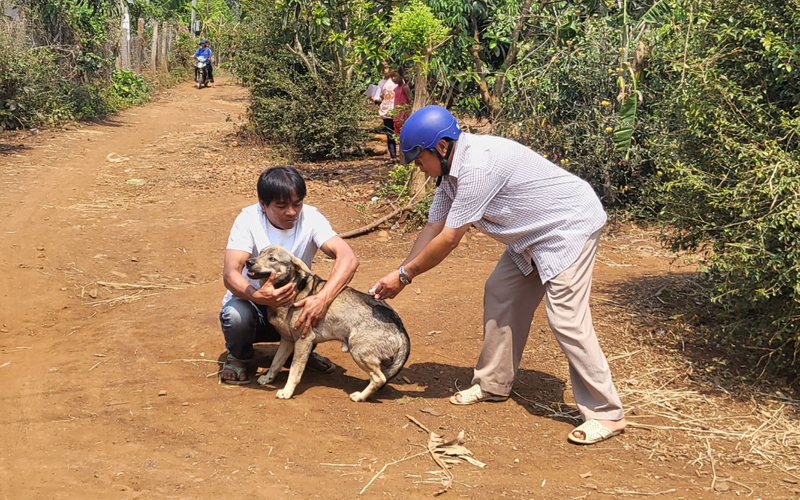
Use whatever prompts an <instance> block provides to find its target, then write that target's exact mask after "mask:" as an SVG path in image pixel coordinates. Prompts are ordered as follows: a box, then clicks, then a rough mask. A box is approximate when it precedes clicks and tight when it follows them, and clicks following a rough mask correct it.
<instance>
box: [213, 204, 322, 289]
mask: <svg viewBox="0 0 800 500" xmlns="http://www.w3.org/2000/svg"><path fill="white" fill-rule="evenodd" d="M334 236H336V231H334V230H333V228H332V227H331V223H330V222H328V219H326V218H325V216H324V215H322V214H321V213H319V211H317V209H316V208H314V207H312V206H310V205H303V210H302V211H301V212H300V217H298V219H297V223H296V224H295V226H294V227H293V228H291V229H278V228H277V227H275V226H273V225H272V224H271V223H270V222H269V219H267V216H266V215H264V212H263V211H262V210H261V205H260V204H258V203H256V204H255V205H250V206H249V207H245V208H243V209H242V211H241V213H240V214H239V215H238V216H237V217H236V220H235V221H234V222H233V227H232V228H231V234H230V236H229V237H228V246H227V247H226V249H227V250H241V251H242V252H248V253H249V254H250V256H251V257H255V256H257V255H258V254H259V253H260V252H261V250H263V249H264V248H266V247H268V246H270V245H279V246H281V247H283V248H285V249H286V250H289V251H290V252H292V253H293V254H294V255H295V256H296V257H297V258H299V259H300V260H302V261H303V262H305V264H306V265H307V266H308V267H309V268H311V261H313V260H314V255H315V254H316V253H317V250H318V249H319V247H321V246H322V245H323V244H325V242H326V241H328V240H329V239H331V238H333V237H334ZM242 276H244V277H245V279H247V280H248V281H249V282H250V284H252V285H253V286H254V287H255V288H256V289H258V288H261V284H260V283H259V282H258V281H257V280H251V279H250V278H248V277H247V268H244V269H242ZM232 298H233V294H232V293H231V292H230V290H228V293H226V294H225V298H223V299H222V304H223V305H224V304H225V303H226V302H228V301H229V300H231V299H232Z"/></svg>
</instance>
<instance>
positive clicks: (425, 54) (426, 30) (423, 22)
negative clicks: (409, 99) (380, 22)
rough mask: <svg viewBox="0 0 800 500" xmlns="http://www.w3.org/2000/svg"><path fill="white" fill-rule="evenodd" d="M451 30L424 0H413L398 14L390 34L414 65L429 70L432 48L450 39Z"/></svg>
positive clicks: (399, 52)
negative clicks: (448, 35) (448, 36)
mask: <svg viewBox="0 0 800 500" xmlns="http://www.w3.org/2000/svg"><path fill="white" fill-rule="evenodd" d="M448 31H449V30H448V29H447V27H446V26H445V25H444V23H443V22H442V21H441V20H440V19H439V18H438V17H436V16H435V15H434V13H433V11H432V10H431V8H430V7H428V6H427V5H426V4H424V3H423V2H422V1H421V0H412V1H411V2H408V3H407V4H405V6H403V7H402V8H400V9H398V11H397V12H395V13H394V16H393V17H392V20H391V21H390V22H389V26H388V27H387V28H386V35H387V36H388V37H391V40H392V46H393V48H394V50H395V51H396V52H397V53H398V54H399V55H401V57H402V58H404V59H405V60H407V61H409V62H411V63H412V64H413V65H414V66H420V65H423V67H422V70H423V71H427V63H428V58H429V56H430V51H431V49H433V48H434V47H436V46H438V45H439V44H441V43H442V42H443V41H445V39H446V38H447V34H448Z"/></svg>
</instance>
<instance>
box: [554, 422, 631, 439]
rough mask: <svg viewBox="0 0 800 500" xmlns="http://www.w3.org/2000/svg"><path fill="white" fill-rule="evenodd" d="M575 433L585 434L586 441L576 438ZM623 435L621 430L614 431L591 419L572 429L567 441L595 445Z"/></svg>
mask: <svg viewBox="0 0 800 500" xmlns="http://www.w3.org/2000/svg"><path fill="white" fill-rule="evenodd" d="M575 431H581V432H583V435H584V436H586V437H585V438H584V439H580V438H577V437H575ZM621 433H622V431H621V430H619V431H612V430H611V429H609V428H607V427H606V426H605V425H603V424H601V423H600V422H598V421H597V420H594V419H591V420H587V421H586V422H584V423H582V424H581V425H579V426H578V427H575V428H574V429H572V431H570V433H569V435H568V436H567V439H569V440H570V441H572V442H573V443H578V444H595V443H599V442H600V441H605V440H606V439H608V438H612V437H614V436H616V435H618V434H621Z"/></svg>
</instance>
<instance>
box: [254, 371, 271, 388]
mask: <svg viewBox="0 0 800 500" xmlns="http://www.w3.org/2000/svg"><path fill="white" fill-rule="evenodd" d="M273 380H275V375H270V372H267V373H265V374H264V375H261V376H260V377H258V378H257V379H256V382H258V385H267V384H271V383H272V381H273Z"/></svg>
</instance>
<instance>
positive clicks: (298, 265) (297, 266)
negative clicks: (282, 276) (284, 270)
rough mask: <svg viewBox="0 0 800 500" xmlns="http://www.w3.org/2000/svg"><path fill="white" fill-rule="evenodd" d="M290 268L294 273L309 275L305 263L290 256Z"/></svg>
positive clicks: (309, 270) (309, 271)
mask: <svg viewBox="0 0 800 500" xmlns="http://www.w3.org/2000/svg"><path fill="white" fill-rule="evenodd" d="M292 266H293V267H294V270H295V271H302V272H304V273H306V274H311V269H309V268H308V266H307V265H306V263H305V262H303V261H302V260H300V259H298V258H297V257H295V256H294V255H292Z"/></svg>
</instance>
